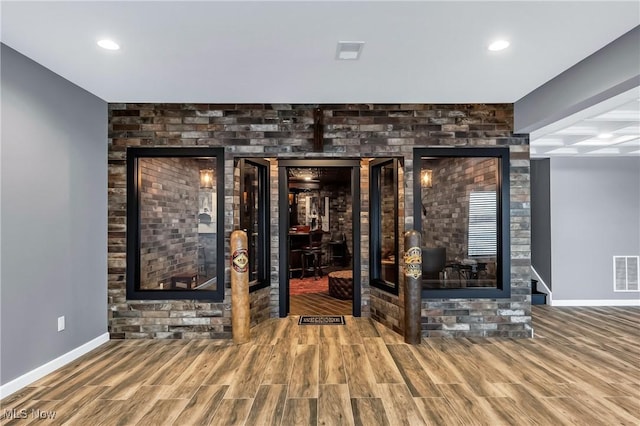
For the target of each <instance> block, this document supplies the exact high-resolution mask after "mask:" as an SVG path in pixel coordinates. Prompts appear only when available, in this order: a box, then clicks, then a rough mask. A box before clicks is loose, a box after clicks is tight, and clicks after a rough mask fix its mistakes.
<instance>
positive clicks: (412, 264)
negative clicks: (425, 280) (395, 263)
mask: <svg viewBox="0 0 640 426" xmlns="http://www.w3.org/2000/svg"><path fill="white" fill-rule="evenodd" d="M404 275H405V276H406V277H410V278H415V279H418V278H420V277H421V276H422V249H420V247H411V248H409V250H407V251H406V252H405V254H404Z"/></svg>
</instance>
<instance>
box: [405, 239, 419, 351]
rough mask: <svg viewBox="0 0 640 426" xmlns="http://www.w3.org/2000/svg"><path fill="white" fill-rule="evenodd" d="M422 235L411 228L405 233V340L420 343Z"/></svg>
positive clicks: (414, 343)
mask: <svg viewBox="0 0 640 426" xmlns="http://www.w3.org/2000/svg"><path fill="white" fill-rule="evenodd" d="M420 239H421V236H420V234H419V233H418V232H417V231H414V230H411V231H407V232H406V233H405V234H404V247H405V249H406V251H405V255H404V341H405V343H409V344H411V345H419V344H420V342H421V341H422V330H421V324H420V322H421V304H422V294H421V293H422V292H421V290H422V249H421V248H420V246H421V244H420Z"/></svg>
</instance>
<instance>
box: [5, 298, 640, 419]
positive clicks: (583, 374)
mask: <svg viewBox="0 0 640 426" xmlns="http://www.w3.org/2000/svg"><path fill="white" fill-rule="evenodd" d="M639 325H640V309H639V308H551V307H534V327H535V331H536V337H535V339H523V340H509V339H485V340H481V339H473V340H470V339H429V340H425V341H424V342H423V343H422V344H421V345H419V346H409V345H405V344H404V343H403V341H402V338H401V337H400V336H398V335H396V334H394V333H393V332H390V331H388V330H387V329H385V328H384V327H382V326H381V325H380V324H377V323H374V322H373V321H371V320H369V319H366V318H352V317H348V318H347V325H345V326H335V325H330V326H298V325H297V323H296V318H295V317H289V318H287V319H274V320H270V321H268V322H267V323H264V324H261V325H260V326H258V327H256V328H254V329H253V330H252V333H253V341H252V342H251V343H250V344H245V345H241V346H234V345H231V344H228V343H227V342H215V341H205V340H192V341H158V340H155V341H154V340H143V341H133V340H129V341H110V342H108V343H107V344H105V345H103V346H101V347H100V348H98V349H97V350H95V351H93V352H92V353H90V354H88V355H86V356H84V357H82V358H80V359H79V360H77V361H76V362H73V363H72V364H70V365H68V366H66V367H64V368H62V369H60V370H59V371H57V372H55V373H53V374H51V375H49V376H47V377H45V378H43V379H42V380H39V381H38V382H36V383H34V384H33V385H32V386H29V387H27V388H25V389H23V390H22V391H20V392H17V393H15V394H14V395H12V396H9V397H8V398H6V399H5V400H3V401H2V402H1V403H2V410H1V412H2V413H3V414H5V415H6V414H7V413H8V412H11V411H10V410H16V411H14V413H20V412H21V411H20V410H26V411H25V412H26V413H27V414H28V415H29V417H28V418H27V419H15V420H11V419H8V418H6V416H5V419H3V420H2V421H1V423H2V424H7V425H10V424H19V425H26V424H31V423H37V424H77V425H99V424H105V425H112V424H122V425H136V424H141V425H165V424H166V425H170V424H175V425H190V424H193V425H200V424H203V425H204V424H214V425H234V424H238V425H243V424H246V425H260V426H262V425H286V426H288V425H316V424H320V425H339V424H344V425H353V424H356V425H367V426H369V425H401V424H402V425H423V424H442V425H562V424H566V425H618V424H620V425H622V424H624V425H638V424H640V406H639V400H640V389H639V385H640V367H639V364H640V346H639V342H640V332H639V327H638V326H639ZM32 409H34V410H40V412H41V414H42V413H44V414H47V413H55V419H54V420H53V421H51V420H41V421H37V420H34V419H33V417H32V416H31V410H32Z"/></svg>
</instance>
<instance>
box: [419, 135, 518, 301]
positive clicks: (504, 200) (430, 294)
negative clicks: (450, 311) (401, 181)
mask: <svg viewBox="0 0 640 426" xmlns="http://www.w3.org/2000/svg"><path fill="white" fill-rule="evenodd" d="M423 157H435V158H442V157H487V158H491V157H492V158H497V159H498V160H499V161H498V191H497V193H498V194H499V197H498V210H497V211H498V223H497V232H498V241H497V253H496V258H497V262H496V263H497V264H496V288H473V289H470V288H460V289H423V290H422V298H423V299H451V298H469V299H475V298H492V299H494V298H495V299H498V298H509V297H511V245H510V244H511V228H510V214H509V213H510V212H509V206H510V202H509V200H510V189H509V188H510V184H509V169H510V166H509V148H508V147H486V148H485V147H458V148H439V147H433V148H415V149H414V150H413V218H414V227H415V230H416V231H418V232H420V233H421V232H422V220H421V217H422V216H421V215H422V200H421V198H420V196H419V194H420V193H421V187H420V174H421V172H422V158H423Z"/></svg>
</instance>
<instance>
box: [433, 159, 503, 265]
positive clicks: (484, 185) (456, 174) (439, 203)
mask: <svg viewBox="0 0 640 426" xmlns="http://www.w3.org/2000/svg"><path fill="white" fill-rule="evenodd" d="M496 165H497V160H496V159H488V158H442V159H436V160H427V161H426V162H425V165H424V166H423V167H424V168H429V169H431V170H433V186H432V187H431V188H422V205H423V206H424V208H425V209H426V211H427V214H426V215H422V218H421V220H422V245H423V246H425V247H446V248H447V258H448V259H450V260H453V259H460V260H461V259H465V258H467V257H468V255H467V245H468V244H467V243H468V235H469V194H470V193H471V191H472V190H473V191H496V189H497V166H496Z"/></svg>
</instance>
